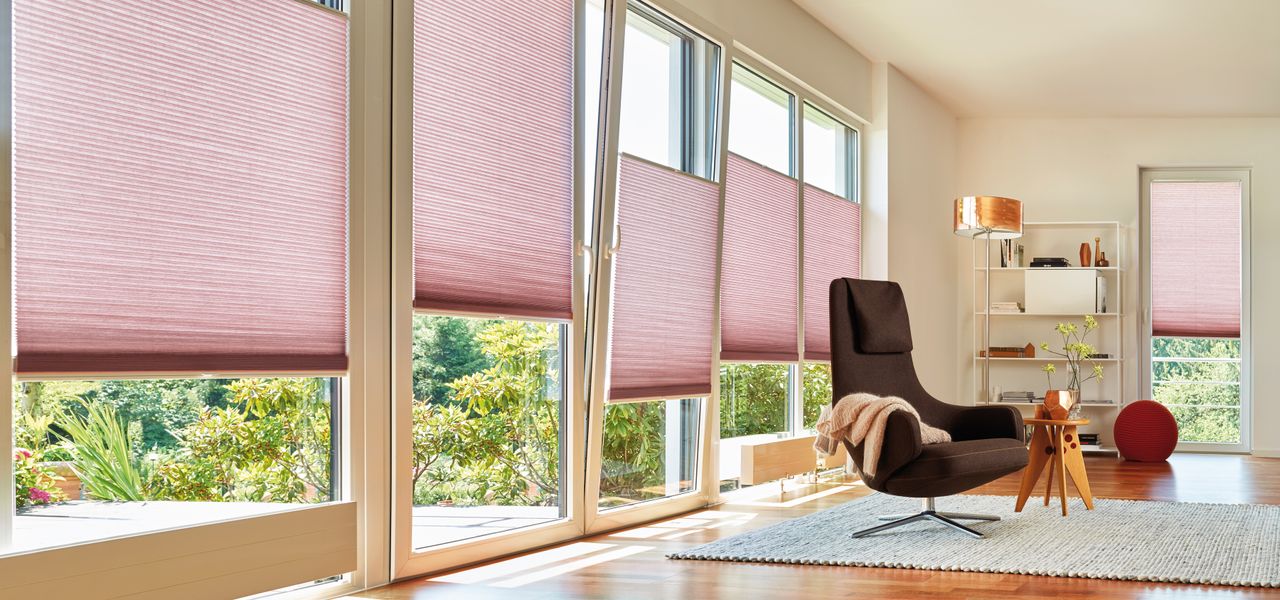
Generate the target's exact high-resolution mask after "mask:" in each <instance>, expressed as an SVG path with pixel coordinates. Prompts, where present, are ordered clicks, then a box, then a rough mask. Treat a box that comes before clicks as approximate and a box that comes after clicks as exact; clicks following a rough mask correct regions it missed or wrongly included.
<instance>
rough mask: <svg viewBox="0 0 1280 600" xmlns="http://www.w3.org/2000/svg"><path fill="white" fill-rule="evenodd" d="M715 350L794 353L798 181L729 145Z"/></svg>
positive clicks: (743, 354)
mask: <svg viewBox="0 0 1280 600" xmlns="http://www.w3.org/2000/svg"><path fill="white" fill-rule="evenodd" d="M724 194H725V197H724V258H723V261H724V266H723V269H722V270H721V273H720V358H721V359H722V360H750V361H779V360H781V361H795V360H799V359H800V342H799V336H800V328H799V320H800V184H799V183H798V182H797V181H796V180H795V179H794V178H791V177H788V176H786V175H784V174H782V173H779V172H777V171H774V170H773V169H770V168H768V167H765V166H764V165H761V164H759V163H756V162H753V161H751V160H749V159H746V158H743V157H741V156H738V155H737V154H733V153H730V154H729V156H728V165H727V167H726V171H725V191H724Z"/></svg>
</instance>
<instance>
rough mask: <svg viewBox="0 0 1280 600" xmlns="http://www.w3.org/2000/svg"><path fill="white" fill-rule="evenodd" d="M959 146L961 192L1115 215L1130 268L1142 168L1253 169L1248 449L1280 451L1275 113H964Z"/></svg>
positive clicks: (1085, 214)
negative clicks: (1125, 233)
mask: <svg viewBox="0 0 1280 600" xmlns="http://www.w3.org/2000/svg"><path fill="white" fill-rule="evenodd" d="M958 144H959V145H958V149H959V152H958V161H959V183H960V191H961V192H962V193H965V194H974V193H980V194H989V195H1001V196H1010V197H1013V198H1018V199H1020V200H1022V201H1023V202H1024V209H1025V218H1026V219H1027V220H1029V221H1058V220H1064V221H1065V220H1089V221H1101V220H1114V221H1120V222H1121V223H1122V224H1124V225H1126V226H1127V227H1129V232H1130V233H1129V240H1130V242H1131V243H1130V244H1129V245H1128V249H1127V251H1126V253H1125V256H1127V257H1128V262H1129V263H1130V264H1127V265H1125V266H1126V267H1128V268H1132V267H1134V266H1136V265H1138V264H1139V263H1138V262H1137V258H1138V253H1137V250H1138V246H1137V243H1138V226H1139V221H1138V219H1139V214H1138V208H1139V183H1138V172H1139V168H1140V167H1212V166H1231V167H1241V166H1243V167H1251V168H1252V190H1251V193H1252V202H1251V210H1252V225H1251V240H1252V245H1251V247H1250V254H1251V258H1252V264H1253V270H1252V274H1253V277H1252V278H1251V281H1252V294H1251V301H1252V306H1253V313H1252V333H1253V338H1252V339H1253V389H1254V394H1253V407H1254V411H1253V424H1254V427H1253V448H1254V451H1255V454H1269V455H1280V430H1277V429H1276V428H1275V427H1273V426H1271V424H1274V423H1280V399H1277V398H1274V397H1272V395H1271V394H1269V393H1268V391H1269V390H1273V389H1277V386H1280V370H1277V369H1274V368H1271V366H1272V365H1274V364H1276V361H1277V360H1280V314H1277V313H1276V312H1275V311H1273V310H1271V308H1272V307H1274V306H1276V305H1277V304H1280V279H1277V278H1274V277H1270V276H1269V275H1270V266H1271V265H1274V264H1277V263H1278V261H1280V241H1278V240H1277V239H1276V237H1275V236H1273V235H1270V234H1269V232H1270V230H1271V228H1272V227H1274V226H1280V119H1276V118H1250V119H1246V118H1239V119H1209V118H1204V119H1029V118H1028V119H1023V118H1009V119H999V118H975V119H962V120H960V121H959V142H958ZM965 264H966V265H967V257H966V261H965ZM965 268H967V266H966V267H965ZM1136 275H1138V273H1137V272H1135V271H1129V272H1128V273H1126V278H1127V280H1128V281H1127V283H1128V285H1126V289H1125V291H1124V297H1125V306H1124V307H1122V310H1123V312H1124V313H1126V314H1127V315H1131V316H1129V317H1126V321H1127V322H1128V323H1127V329H1128V331H1127V332H1126V341H1125V347H1126V348H1127V349H1134V348H1136V347H1137V346H1136V341H1137V333H1138V321H1137V319H1135V318H1132V315H1135V314H1136V313H1137V311H1138V309H1139V303H1140V296H1139V292H1140V289H1139V287H1138V281H1139V280H1138V278H1137V277H1136ZM971 281H972V279H971V278H963V279H962V283H961V285H960V287H961V289H960V295H959V296H958V297H957V302H958V303H960V304H965V305H966V306H967V305H968V303H969V298H971V297H972V296H970V295H969V293H970V291H969V290H970V289H971V288H970V287H969V286H970V285H971V283H970V282H971ZM912 317H913V318H914V317H915V314H914V313H913V314H912ZM913 325H914V324H913ZM917 331H919V330H918V329H917ZM917 335H918V334H917ZM968 335H969V333H968V331H967V330H966V331H965V332H962V334H961V336H962V337H961V339H960V341H959V344H958V345H957V346H956V348H957V349H958V350H963V349H966V348H967V347H968V346H967V344H968V341H969V338H968ZM1128 354H1129V356H1127V357H1126V358H1127V359H1128V360H1126V365H1125V368H1126V375H1125V379H1126V387H1127V388H1128V389H1127V390H1126V393H1125V398H1124V399H1125V400H1126V401H1131V400H1134V399H1138V397H1139V392H1138V382H1137V379H1138V377H1137V375H1138V370H1137V365H1138V361H1137V360H1136V354H1137V352H1132V351H1131V352H1128ZM967 371H968V370H967V369H965V372H966V376H967ZM1112 413H1114V411H1112ZM1103 426H1104V427H1107V428H1108V429H1109V424H1103Z"/></svg>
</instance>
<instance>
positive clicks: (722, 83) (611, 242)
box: [584, 0, 732, 534]
mask: <svg viewBox="0 0 1280 600" xmlns="http://www.w3.org/2000/svg"><path fill="white" fill-rule="evenodd" d="M613 3H614V5H615V7H616V6H620V5H624V2H623V0H613ZM663 4H664V5H663V6H661V7H658V6H655V5H654V4H651V3H647V2H641V0H630V1H629V2H625V6H626V7H627V9H626V10H615V11H614V12H613V15H612V17H613V28H612V32H613V38H612V45H610V44H606V47H607V48H608V57H607V58H606V61H605V64H606V69H607V70H608V75H607V76H606V77H604V81H605V82H607V85H606V86H605V90H604V96H605V100H606V101H605V107H604V108H603V109H602V113H604V114H607V115H611V116H612V115H618V114H620V109H621V100H622V98H621V88H622V80H623V71H624V70H623V60H622V57H623V45H624V44H625V30H626V16H627V15H628V14H632V11H631V8H632V7H639V8H640V9H641V10H647V11H651V12H655V13H657V14H660V15H662V17H663V18H664V20H665V21H666V22H667V23H668V24H673V25H675V26H677V27H678V28H679V29H680V30H682V31H683V35H684V36H686V37H688V36H697V37H698V38H701V40H703V41H704V42H705V44H706V46H705V52H704V53H703V55H702V58H703V59H704V60H703V61H702V62H703V63H710V64H706V68H704V69H696V68H694V69H685V70H686V71H687V72H692V74H693V75H695V76H696V77H695V80H696V81H695V83H694V84H693V85H690V86H688V87H686V88H685V90H686V91H688V92H689V93H692V94H694V95H696V96H697V97H698V98H700V99H701V100H700V103H702V104H703V105H702V106H699V105H698V103H693V108H694V109H695V110H693V111H689V110H687V109H686V111H685V114H686V115H687V114H691V112H696V113H697V115H698V116H697V117H696V118H692V119H685V120H684V123H683V127H684V130H685V131H686V135H687V138H686V140H687V141H686V143H690V142H691V143H693V144H694V147H692V148H690V147H688V146H686V148H685V151H684V152H685V156H684V157H682V160H681V168H680V169H679V170H681V171H683V172H685V173H688V174H690V175H692V176H695V177H700V178H703V179H707V180H710V181H714V182H717V183H718V184H719V195H720V198H719V202H720V208H721V209H720V217H719V222H718V225H717V227H718V228H722V227H723V203H724V186H723V181H722V179H723V178H722V177H721V174H722V173H723V172H724V165H725V153H724V152H722V151H721V149H723V148H725V147H726V142H727V133H728V132H727V128H726V127H724V115H725V113H726V111H725V106H726V104H725V103H726V98H727V97H728V77H727V76H725V75H726V74H727V73H728V71H729V67H728V64H729V63H728V61H729V60H730V59H729V56H730V54H731V50H732V46H731V44H730V43H729V42H728V40H729V39H730V38H729V36H727V35H725V34H724V33H723V32H721V31H719V30H718V29H716V28H715V27H714V26H712V25H710V24H708V23H707V22H705V21H703V20H702V19H701V18H699V17H697V16H696V15H694V14H692V13H690V12H688V11H686V10H682V9H679V8H678V7H675V6H667V5H666V4H667V3H663ZM620 33H621V34H622V35H619V34H620ZM709 56H714V61H709V60H705V59H707V58H708V57H709ZM687 77H688V76H686V78H687ZM711 82H714V85H711ZM699 119H701V120H699ZM603 126H604V129H603V131H602V133H601V144H600V149H599V150H600V161H599V162H598V163H597V165H598V169H599V170H598V172H597V174H598V179H597V180H598V181H599V185H598V187H597V189H596V208H597V211H596V213H595V214H596V215H598V216H599V222H598V223H597V224H596V232H595V240H594V244H593V246H594V247H596V248H602V249H605V250H603V251H600V252H596V253H595V254H594V255H593V256H592V257H591V258H592V260H593V261H594V276H593V278H592V279H593V280H592V282H591V285H592V290H593V293H592V295H591V314H590V315H588V323H589V325H588V327H589V331H588V335H589V336H590V339H591V343H590V344H588V347H589V348H590V349H591V355H590V356H588V373H589V374H590V380H589V381H588V382H587V385H588V390H589V392H590V394H589V396H588V399H589V408H588V411H589V412H588V414H589V425H588V427H587V445H586V448H585V450H586V467H587V468H586V472H587V480H586V489H585V494H584V497H585V498H586V501H585V502H584V504H585V505H586V506H585V508H586V521H585V523H584V526H585V533H587V534H591V533H598V532H601V531H607V530H611V529H617V528H619V527H625V526H628V525H635V524H638V523H642V522H645V521H650V520H653V519H656V518H660V517H664V516H668V515H672V514H677V513H680V512H686V511H689V510H695V509H697V508H700V507H703V506H707V505H708V504H711V503H712V502H714V500H715V497H716V491H715V485H714V482H713V481H712V479H714V471H715V469H710V468H707V466H706V465H709V464H711V462H710V461H712V460H714V457H715V443H716V437H715V436H714V434H713V432H712V430H711V429H710V423H713V422H715V419H716V418H717V417H716V415H715V412H714V410H715V407H714V406H713V405H714V404H715V403H713V402H710V401H708V400H705V399H704V401H703V402H700V403H699V404H700V405H701V407H702V409H701V411H700V412H701V414H700V415H699V417H698V427H699V432H700V435H699V440H698V444H697V446H698V452H697V457H696V459H695V460H696V462H695V467H694V469H695V471H696V473H697V475H698V481H697V485H696V486H695V488H694V489H693V490H690V491H687V492H684V493H680V494H676V495H674V496H668V497H664V498H656V499H652V500H648V501H644V502H638V503H633V504H630V505H625V506H619V507H612V508H609V509H601V508H600V507H599V499H600V485H601V473H602V472H601V462H602V456H601V449H602V446H603V444H602V442H603V424H604V405H605V402H604V398H605V396H606V395H607V389H608V388H607V385H606V381H605V379H606V378H605V377H604V376H603V374H604V373H605V372H606V369H607V364H606V363H607V360H608V353H609V350H608V349H609V331H610V329H609V322H610V316H611V312H612V310H611V302H612V284H613V253H612V252H611V251H610V250H608V249H610V248H616V247H617V246H618V244H619V243H620V241H621V232H620V231H619V230H618V227H617V225H616V223H617V212H618V211H617V183H618V165H619V139H618V138H619V119H617V118H610V119H607V120H605V121H604V123H603ZM695 132H699V133H697V134H696V135H695ZM718 246H719V245H718ZM718 254H719V248H717V261H716V265H717V267H716V282H715V285H716V289H717V290H718V289H719V258H720V257H719V256H718ZM713 319H714V321H715V323H714V325H713V336H712V337H713V340H712V342H713V344H714V345H713V348H714V347H718V346H719V306H718V304H717V306H716V307H715V309H714V315H713ZM712 358H713V361H712V372H713V377H712V390H711V393H710V394H709V395H708V396H707V398H714V397H717V396H718V393H717V390H716V382H717V380H718V377H717V376H714V374H715V373H718V371H719V364H718V362H716V361H715V356H714V355H713V357H712ZM684 399H685V398H654V399H652V400H684ZM709 474H710V475H709Z"/></svg>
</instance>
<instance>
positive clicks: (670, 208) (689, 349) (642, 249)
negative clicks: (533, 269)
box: [609, 154, 720, 402]
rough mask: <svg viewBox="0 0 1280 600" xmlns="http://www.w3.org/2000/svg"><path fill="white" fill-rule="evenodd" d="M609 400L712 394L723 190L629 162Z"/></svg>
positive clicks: (622, 188)
mask: <svg viewBox="0 0 1280 600" xmlns="http://www.w3.org/2000/svg"><path fill="white" fill-rule="evenodd" d="M620 162H621V165H620V167H619V174H618V227H619V228H620V231H621V243H620V245H619V247H618V252H617V255H616V257H615V263H614V264H615V266H614V277H613V322H612V324H611V329H610V363H609V401H610V402H621V401H629V400H630V401H635V400H648V399H655V398H682V397H694V396H705V395H707V394H709V393H711V356H712V348H711V346H712V331H713V329H714V328H713V324H714V318H715V312H714V310H715V275H716V242H717V240H716V238H717V233H716V229H717V220H718V215H719V212H720V211H719V201H720V194H719V186H717V185H716V184H715V183H713V182H710V181H706V180H704V179H700V178H697V177H694V176H692V175H689V174H687V173H683V172H680V171H675V170H672V169H670V168H667V167H663V166H658V165H655V164H653V163H649V162H647V161H644V160H642V159H639V158H635V157H633V156H629V155H625V154H624V155H622V157H621V160H620Z"/></svg>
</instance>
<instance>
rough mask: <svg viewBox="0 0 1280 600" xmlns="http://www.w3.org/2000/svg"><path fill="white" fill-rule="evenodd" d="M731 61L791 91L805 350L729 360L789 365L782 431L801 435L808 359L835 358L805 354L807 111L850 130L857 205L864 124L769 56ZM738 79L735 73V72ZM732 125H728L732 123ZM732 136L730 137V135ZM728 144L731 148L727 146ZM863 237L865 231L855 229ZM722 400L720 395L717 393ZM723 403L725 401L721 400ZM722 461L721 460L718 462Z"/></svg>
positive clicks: (800, 326)
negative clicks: (788, 358)
mask: <svg viewBox="0 0 1280 600" xmlns="http://www.w3.org/2000/svg"><path fill="white" fill-rule="evenodd" d="M732 54H733V57H732V59H731V64H732V65H733V67H734V68H743V69H745V70H747V71H750V72H751V73H752V74H753V75H755V76H757V77H759V78H762V79H764V80H765V81H767V82H768V83H771V84H773V85H774V86H777V87H778V88H780V89H782V90H783V91H785V92H787V93H788V94H790V95H791V98H792V99H791V107H792V108H791V119H792V124H791V130H792V137H791V156H792V170H793V172H792V174H791V176H792V177H794V178H796V179H797V180H799V182H800V186H799V187H800V201H799V208H798V210H799V211H800V214H799V216H798V218H797V226H798V227H799V228H800V230H799V234H798V239H799V241H800V243H799V247H798V248H797V253H796V260H797V261H798V272H799V274H800V279H799V282H798V288H797V290H798V294H799V298H798V302H799V304H798V306H799V312H798V317H799V318H798V321H797V331H796V335H797V340H798V341H797V344H798V346H797V347H798V348H799V350H800V358H799V360H797V361H795V362H785V363H777V362H773V361H723V363H724V364H786V365H788V369H789V373H788V375H789V377H788V381H789V386H788V390H787V396H788V397H787V430H786V431H780V432H778V433H780V434H786V435H792V436H798V435H806V434H808V433H810V432H811V430H809V429H807V428H806V427H805V424H804V367H805V365H807V364H808V363H817V364H826V365H830V361H813V360H808V359H806V358H805V357H804V165H805V157H804V113H805V110H806V109H807V108H809V107H812V108H813V109H815V110H817V111H819V112H821V113H822V114H823V115H824V116H826V117H828V118H830V119H832V120H834V121H836V122H837V123H840V124H841V125H844V126H845V127H846V128H847V130H848V132H847V134H846V135H847V139H846V155H845V168H846V169H847V172H846V187H847V189H848V193H847V195H846V198H845V199H846V200H848V201H849V202H853V203H855V204H860V203H861V200H860V199H861V197H862V180H863V178H862V175H861V172H862V150H861V144H862V125H861V124H862V123H863V121H861V120H860V119H858V118H857V116H856V115H854V114H853V112H852V111H849V110H847V109H844V108H842V107H840V106H839V105H837V104H835V103H834V102H831V101H830V100H828V99H826V98H825V97H824V96H822V95H821V94H819V93H817V92H815V91H813V90H812V89H810V88H808V87H807V86H805V85H804V84H803V83H800V82H799V80H797V79H796V78H794V77H790V76H788V75H785V74H784V73H782V71H780V70H779V69H778V68H777V67H775V66H773V65H771V64H769V63H768V62H767V61H765V60H764V59H762V58H760V57H759V56H757V55H755V54H754V53H751V52H750V51H749V50H746V49H744V48H742V47H740V46H735V47H734V52H732ZM730 78H732V74H730ZM731 113H732V106H731V105H730V114H729V115H728V118H730V119H731V118H732V117H733V115H732V114H731ZM726 128H727V125H726ZM726 139H727V138H726ZM726 148H727V146H726ZM851 233H855V234H857V235H859V236H861V233H862V232H851ZM717 398H718V396H717ZM715 404H716V405H717V407H718V405H719V402H718V401H717V402H716V403H715ZM715 431H716V433H717V435H718V433H719V422H718V419H717V422H716V423H715ZM717 464H718V463H717Z"/></svg>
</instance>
